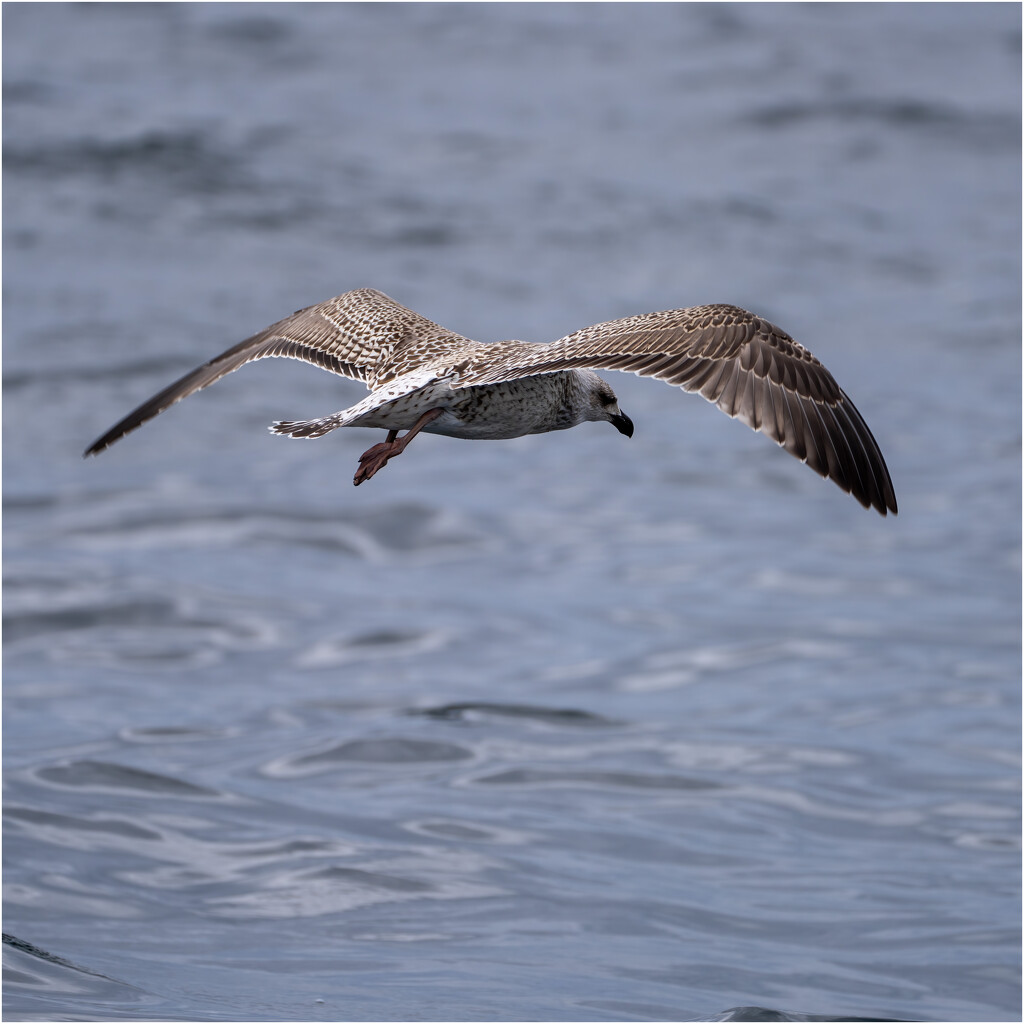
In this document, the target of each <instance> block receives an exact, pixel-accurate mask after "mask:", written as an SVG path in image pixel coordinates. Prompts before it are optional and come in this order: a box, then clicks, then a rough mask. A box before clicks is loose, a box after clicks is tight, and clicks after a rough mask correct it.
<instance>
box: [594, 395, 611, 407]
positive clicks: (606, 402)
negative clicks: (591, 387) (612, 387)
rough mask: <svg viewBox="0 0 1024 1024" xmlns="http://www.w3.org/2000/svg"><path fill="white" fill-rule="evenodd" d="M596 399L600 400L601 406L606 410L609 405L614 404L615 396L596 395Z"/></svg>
mask: <svg viewBox="0 0 1024 1024" xmlns="http://www.w3.org/2000/svg"><path fill="white" fill-rule="evenodd" d="M597 397H598V398H599V399H600V401H601V404H602V405H603V406H604V407H605V408H606V409H607V408H608V406H609V405H614V404H615V396H614V395H598V396H597Z"/></svg>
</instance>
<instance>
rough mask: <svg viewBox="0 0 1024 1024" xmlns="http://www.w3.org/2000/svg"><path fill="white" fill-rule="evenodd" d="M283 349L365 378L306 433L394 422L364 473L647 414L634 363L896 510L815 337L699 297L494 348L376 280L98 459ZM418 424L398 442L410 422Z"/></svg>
mask: <svg viewBox="0 0 1024 1024" xmlns="http://www.w3.org/2000/svg"><path fill="white" fill-rule="evenodd" d="M269 356H284V357H288V358H293V359H301V360H304V361H305V362H309V363H313V364H314V365H316V366H320V367H322V368H323V369H325V370H330V371H332V372H333V373H337V374H340V375H341V376H344V377H349V378H351V379H353V380H359V381H362V382H363V383H365V384H366V386H367V387H368V388H369V389H370V394H369V395H368V396H367V397H366V398H364V399H363V400H362V401H361V402H358V403H357V404H356V405H354V406H352V407H351V408H348V409H343V410H342V411H341V412H337V413H334V414H333V415H330V416H325V417H322V418H320V419H314V420H301V421H289V422H278V423H275V424H274V425H273V426H272V427H271V430H272V431H273V432H274V433H278V434H290V435H291V436H293V437H320V436H322V435H323V434H326V433H328V432H329V431H331V430H335V429H337V428H338V427H376V428H380V429H384V430H387V431H388V432H389V434H388V439H387V441H385V442H382V443H381V444H378V445H375V446H374V447H373V448H371V449H370V450H369V451H368V452H366V453H365V454H364V455H363V457H362V459H361V460H360V468H359V470H358V471H357V473H356V477H355V483H357V484H359V483H362V482H363V481H364V480H367V479H369V478H370V477H372V476H373V475H374V474H375V473H376V472H377V471H378V470H379V469H381V468H382V467H383V466H384V465H385V464H386V463H387V461H388V459H390V458H394V457H395V456H396V455H398V454H400V453H401V452H402V451H403V450H404V449H405V447H406V445H408V443H409V441H411V440H412V438H413V437H414V436H415V435H416V434H417V433H418V432H419V431H426V432H429V433H434V434H446V435H448V436H449V437H460V438H467V439H473V440H493V439H499V438H509V437H520V436H522V435H523V434H537V433H544V432H547V431H551V430H563V429H566V428H568V427H573V426H576V425H577V424H579V423H583V422H585V421H587V420H598V421H600V420H604V421H607V422H610V423H611V424H613V425H614V426H615V427H616V428H617V429H618V430H619V431H620V432H621V433H624V434H626V435H632V433H633V424H632V423H631V421H630V420H629V418H628V417H627V416H625V415H624V414H623V413H622V412H621V410H620V409H619V407H618V402H617V400H616V398H615V395H614V393H613V392H612V389H611V388H610V387H609V386H608V384H607V383H606V382H605V381H603V380H602V379H601V378H600V377H598V376H597V374H596V373H594V372H593V371H594V370H595V369H607V370H626V371H631V372H633V373H637V374H640V375H642V376H651V377H656V378H658V379H660V380H664V381H666V382H667V383H670V384H675V385H677V386H679V387H682V388H683V389H685V390H687V391H699V392H700V393H701V394H702V395H703V396H704V397H705V398H707V399H708V400H710V401H712V402H714V403H715V404H716V405H718V407H719V408H720V409H722V410H723V411H724V412H725V413H727V414H728V415H729V416H734V417H737V418H739V419H741V420H743V421H744V422H745V423H746V424H747V425H748V426H750V427H751V428H752V429H754V430H757V431H760V432H761V433H764V434H766V435H767V436H768V437H770V438H772V439H773V440H774V441H776V442H777V443H778V444H780V445H782V446H783V447H785V448H786V450H787V451H789V452H790V453H791V454H792V455H794V456H795V457H796V458H798V459H800V460H801V461H803V462H806V463H807V464H808V465H809V466H811V468H812V469H814V470H815V471H816V472H818V473H819V474H820V475H821V476H825V477H829V478H831V479H832V480H834V481H835V482H836V484H838V485H839V486H840V487H841V488H842V489H843V490H844V491H847V492H849V493H852V494H853V495H854V497H856V498H857V500H858V501H860V503H861V504H862V505H864V506H865V507H874V508H875V509H877V510H878V511H879V512H880V513H881V514H882V515H885V514H886V512H887V511H890V512H893V513H895V512H896V496H895V494H894V492H893V487H892V481H891V480H890V479H889V473H888V470H887V469H886V466H885V460H884V459H883V458H882V454H881V452H880V451H879V448H878V445H877V444H876V442H875V439H874V438H873V437H872V435H871V431H870V430H868V427H867V425H866V424H865V423H864V420H863V419H862V418H861V416H860V414H859V413H858V412H857V410H856V408H855V407H854V405H853V403H852V402H851V401H850V400H849V398H848V397H847V396H846V395H845V393H844V392H843V391H842V389H841V388H840V387H839V386H838V385H837V384H836V382H835V380H834V379H833V378H832V375H831V374H830V373H829V372H828V371H827V370H826V369H825V367H824V366H822V364H821V363H820V362H819V361H818V360H817V359H815V358H814V356H812V355H811V353H810V352H808V351H807V349H805V348H803V346H801V345H798V344H797V343H796V342H795V341H793V339H792V338H790V337H789V336H788V335H787V334H785V333H784V332H783V331H781V330H779V329H778V328H777V327H774V326H773V325H772V324H770V323H768V321H766V320H763V319H761V318H760V317H757V316H755V315H754V314H752V313H748V312H747V311H746V310H742V309H739V308H738V307H736V306H725V305H716V306H695V307H691V308H689V309H679V310H669V311H667V312H663V313H648V314H643V315H641V316H634V317H626V318H625V319H623V320H614V321H611V322H609V323H604V324H597V325H596V326H594V327H588V328H585V329H584V330H582V331H577V332H575V333H574V334H570V335H568V336H567V337H565V338H562V339H560V340H559V341H556V342H552V343H551V344H548V345H535V344H530V343H527V342H521V341H503V342H496V343H493V344H481V343H479V342H475V341H470V340H469V339H468V338H463V337H461V336H460V335H457V334H453V333H452V332H451V331H448V330H445V329H444V328H443V327H439V326H438V325H437V324H434V323H431V321H429V320H427V319H425V318H424V317H422V316H420V315H419V314H418V313H414V312H413V311H412V310H410V309H406V308H405V307H404V306H400V305H399V304H398V303H396V302H394V301H393V300H392V299H389V298H388V297H387V296H386V295H384V294H382V293H381V292H378V291H374V290H372V289H369V288H365V289H359V290H357V291H351V292H346V293H345V294H344V295H339V296H337V297H336V298H333V299H328V300H327V302H322V303H319V304H318V305H315V306H309V307H308V308H306V309H301V310H299V311H298V312H297V313H294V314H293V315H292V316H290V317H288V318H287V319H285V320H282V321H280V322H278V323H276V324H273V325H272V326H270V327H268V328H267V329H266V330H264V331H261V332H260V333H259V334H256V335H254V336H253V337H251V338H248V339H247V340H246V341H243V342H241V343H240V344H239V345H236V346H235V347H234V348H231V349H228V351H227V352H224V353H222V354H221V355H220V356H217V358H216V359H212V360H210V362H208V363H206V364H204V365H203V366H200V367H199V368H198V369H196V370H193V371H192V372H191V373H189V374H187V375H186V376H184V377H182V378H181V379H180V380H178V381H176V382H175V383H174V384H171V385H170V386H169V387H167V388H165V389H164V390H163V391H161V392H160V393H159V394H157V395H155V396H154V397H153V398H151V399H150V400H149V401H148V402H145V403H144V404H143V405H141V406H139V408H138V409H136V410H135V411H134V412H132V413H129V415H128V416H126V417H125V418H124V419H123V420H121V421H120V422H119V423H118V424H116V425H115V426H114V427H112V428H111V429H110V430H109V431H107V433H106V434H104V435H103V436H102V437H101V438H99V439H98V440H97V441H96V442H94V443H93V444H92V445H91V446H90V447H89V448H88V449H87V451H86V453H85V454H86V455H93V454H96V453H97V452H100V451H102V450H103V449H104V448H106V447H107V446H108V445H111V444H113V442H114V441H116V440H118V438H120V437H123V436H124V435H125V434H127V433H128V432H129V431H131V430H134V429H135V428H136V427H138V426H140V425H141V424H142V423H144V422H146V420H148V419H151V418H152V417H153V416H156V415H157V414H158V413H160V412H162V411H163V410H164V409H166V408H167V407H168V406H170V405H172V404H173V403H175V402H177V401H180V400H181V399H182V398H185V397H186V396H188V395H190V394H192V393H193V392H194V391H198V390H199V389H200V388H204V387H207V386H208V385H209V384H212V383H213V382H214V381H216V380H219V379H220V378H221V377H223V376H224V375H225V374H227V373H230V372H231V371H232V370H236V369H238V368H239V367H240V366H243V365H245V363H248V362H251V361H252V360H254V359H263V358H266V357H269ZM400 430H407V431H409V433H407V434H406V435H405V436H403V437H401V438H399V437H398V436H397V434H398V431H400Z"/></svg>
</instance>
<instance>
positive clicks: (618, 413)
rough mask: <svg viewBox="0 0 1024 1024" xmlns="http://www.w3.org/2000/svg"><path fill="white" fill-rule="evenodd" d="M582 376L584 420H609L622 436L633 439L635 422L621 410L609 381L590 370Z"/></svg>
mask: <svg viewBox="0 0 1024 1024" xmlns="http://www.w3.org/2000/svg"><path fill="white" fill-rule="evenodd" d="M581 375H582V376H583V378H584V387H585V394H586V406H585V409H584V418H585V419H588V420H607V421H608V422H609V423H610V424H611V425H612V426H613V427H614V428H615V429H616V430H617V431H618V432H619V433H620V434H625V435H626V437H632V436H633V421H632V420H631V419H630V418H629V417H628V416H627V415H626V414H625V413H624V412H623V411H622V410H621V409H620V408H619V400H618V399H617V398H616V397H615V392H614V391H612V389H611V387H610V386H609V384H608V383H607V381H604V380H602V379H601V378H600V377H598V375H597V374H596V373H591V372H590V371H589V370H584V371H581Z"/></svg>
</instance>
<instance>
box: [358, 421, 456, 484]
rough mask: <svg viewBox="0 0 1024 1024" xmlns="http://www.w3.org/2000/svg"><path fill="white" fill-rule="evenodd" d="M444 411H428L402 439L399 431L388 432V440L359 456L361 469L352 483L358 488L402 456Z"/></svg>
mask: <svg viewBox="0 0 1024 1024" xmlns="http://www.w3.org/2000/svg"><path fill="white" fill-rule="evenodd" d="M442 412H444V410H443V409H428V410H427V411H426V412H425V413H424V414H423V415H422V416H421V417H420V418H419V419H418V420H417V421H416V422H415V423H414V424H413V425H412V428H411V429H409V430H407V431H406V432H405V434H404V435H403V436H402V437H399V436H398V431H397V430H389V431H388V439H387V440H386V441H381V442H380V444H375V445H374V446H373V447H372V448H369V449H367V450H366V451H365V452H363V454H362V455H360V456H359V468H358V469H357V470H356V475H355V477H354V478H353V480H352V483H354V484H355V485H356V487H358V486H359V485H360V484H361V483H362V482H363V481H364V480H369V479H370V477H371V476H373V475H374V473H376V472H377V471H378V470H380V469H383V468H384V467H385V466H386V465H387V464H388V459H393V458H394V457H395V456H396V455H401V454H402V452H404V451H405V449H406V446H407V445H408V444H409V442H410V441H411V440H412V439H413V438H414V437H415V436H416V435H417V434H418V433H419V432H420V431H421V430H422V429H423V428H424V427H425V426H426V425H427V424H428V423H432V422H433V421H434V420H436V419H437V417H438V416H440V415H441V413H442Z"/></svg>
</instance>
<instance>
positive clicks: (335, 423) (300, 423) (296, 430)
mask: <svg viewBox="0 0 1024 1024" xmlns="http://www.w3.org/2000/svg"><path fill="white" fill-rule="evenodd" d="M340 426H341V422H340V419H339V417H338V416H337V414H335V415H333V416H321V417H320V419H317V420H276V421H275V422H274V423H272V424H271V425H270V427H269V428H268V429H269V430H270V432H271V433H272V434H287V435H288V436H289V437H308V438H313V437H323V436H324V434H329V433H330V432H331V431H332V430H334V429H335V428H336V427H340Z"/></svg>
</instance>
